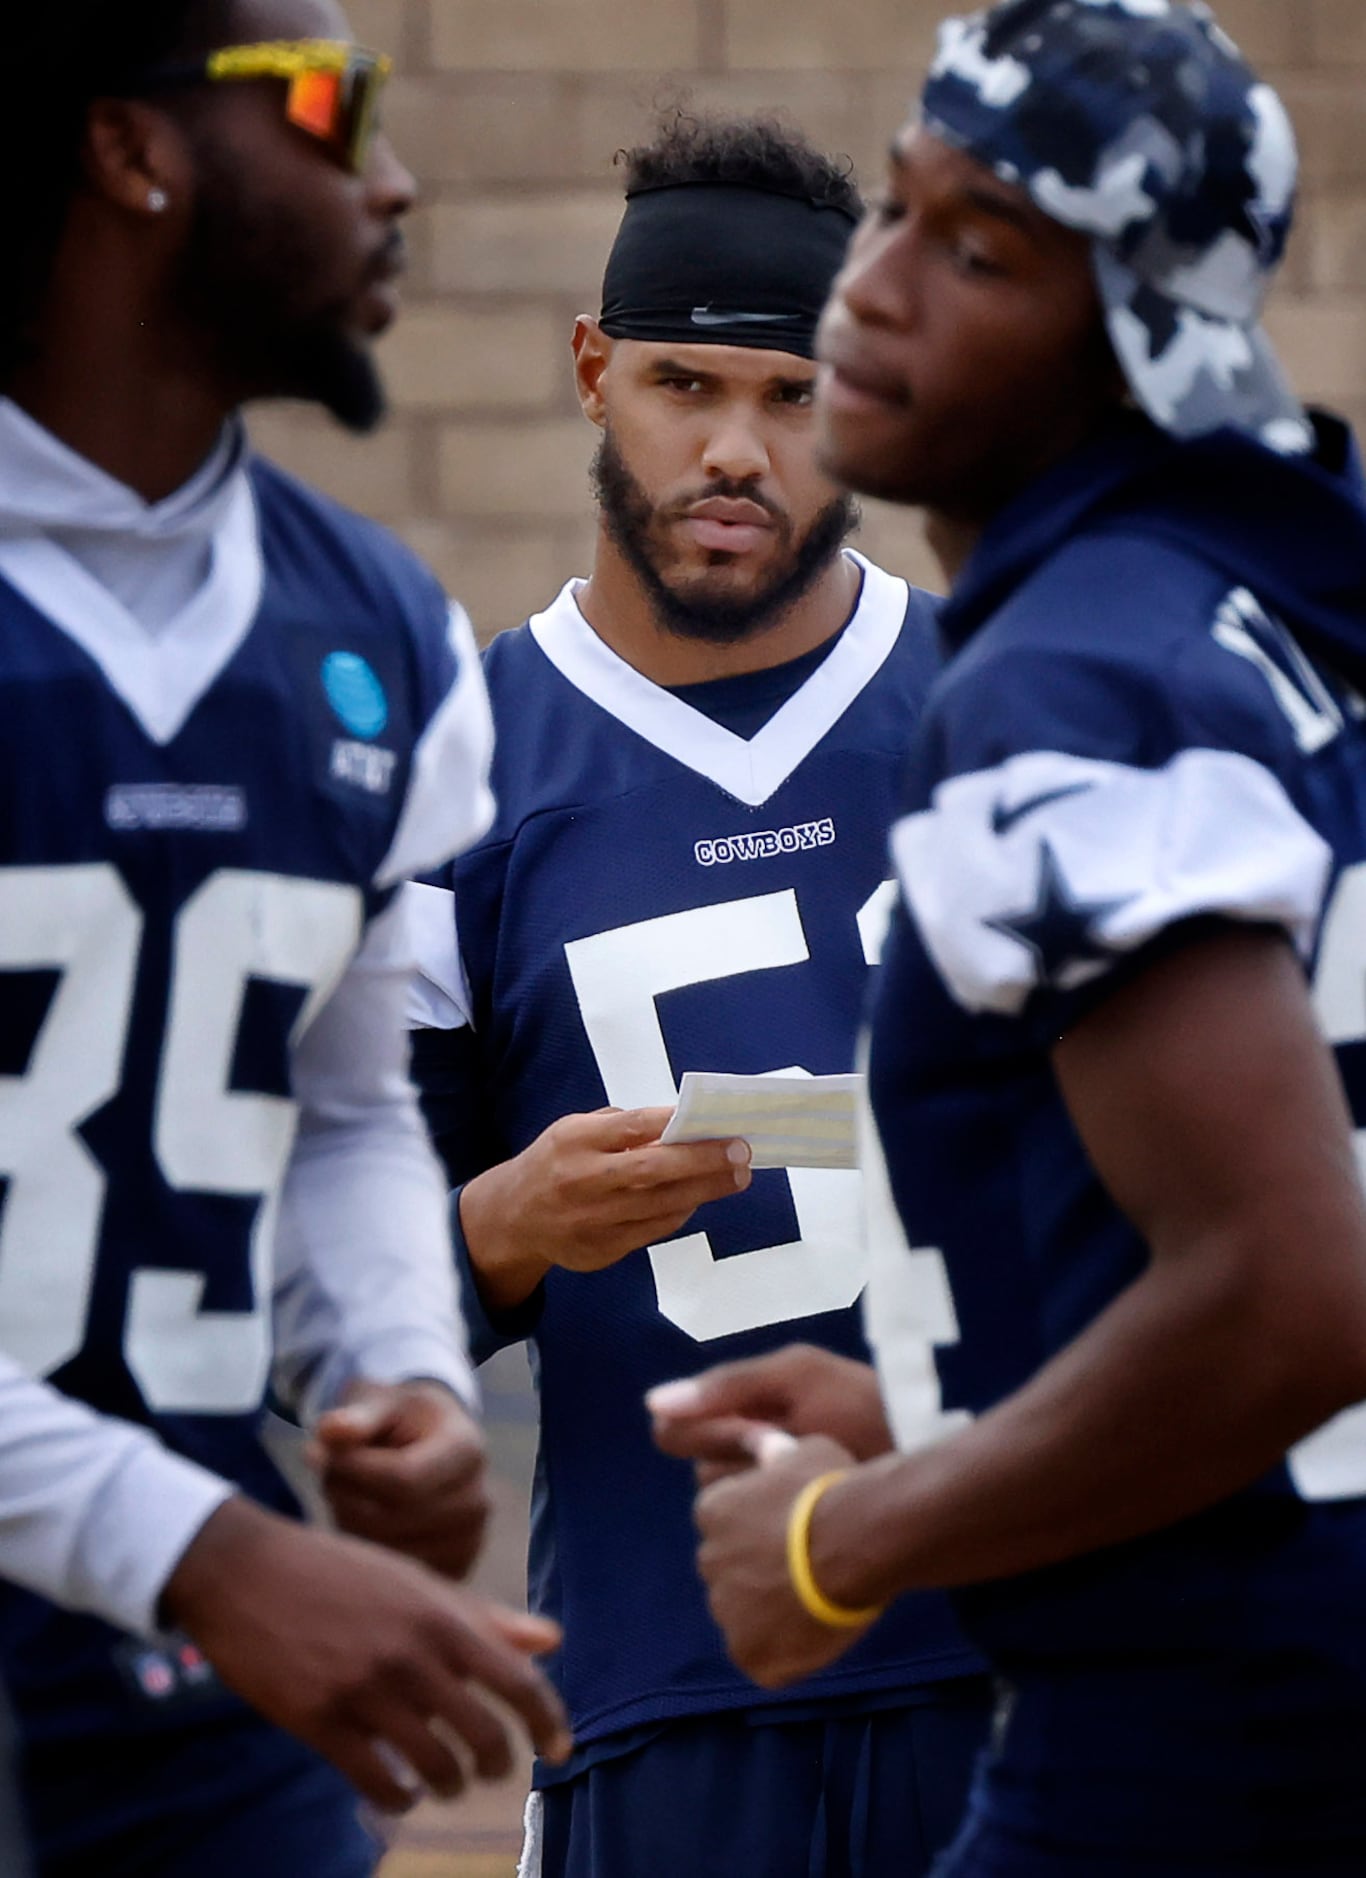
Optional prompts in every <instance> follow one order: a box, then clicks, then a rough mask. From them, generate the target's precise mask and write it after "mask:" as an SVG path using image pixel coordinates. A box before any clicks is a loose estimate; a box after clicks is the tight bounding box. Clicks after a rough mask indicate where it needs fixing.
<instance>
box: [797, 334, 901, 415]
mask: <svg viewBox="0 0 1366 1878" xmlns="http://www.w3.org/2000/svg"><path fill="white" fill-rule="evenodd" d="M819 387H820V389H819V395H820V397H821V398H823V399H824V401H825V403H826V404H827V405H844V406H847V407H850V408H855V409H857V408H866V407H867V406H869V405H878V406H880V407H882V408H883V409H887V408H888V407H890V408H891V409H893V410H901V411H905V410H909V408H910V405H911V394H910V390H909V388H908V386H907V384H906V382H905V380H904V379H903V378H902V377H901V375H900V374H899V373H897V372H894V371H892V370H891V368H890V367H889V366H886V365H883V364H882V363H881V362H880V361H879V360H877V359H876V358H870V357H869V356H868V354H867V353H866V352H864V351H863V350H862V348H860V347H857V346H854V345H851V344H850V343H849V342H848V341H847V340H845V341H843V342H838V343H835V344H832V345H830V346H828V347H825V348H823V349H822V355H821V370H820V376H819Z"/></svg>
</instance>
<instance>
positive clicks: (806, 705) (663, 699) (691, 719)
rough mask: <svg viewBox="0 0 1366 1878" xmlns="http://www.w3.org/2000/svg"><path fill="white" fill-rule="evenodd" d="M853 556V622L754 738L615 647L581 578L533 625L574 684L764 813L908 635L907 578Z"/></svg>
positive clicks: (548, 653) (547, 652) (538, 638)
mask: <svg viewBox="0 0 1366 1878" xmlns="http://www.w3.org/2000/svg"><path fill="white" fill-rule="evenodd" d="M850 559H851V560H853V561H855V562H856V563H857V564H858V566H859V568H860V569H861V570H862V573H863V590H862V592H861V593H860V595H859V600H858V605H857V606H856V607H855V609H854V616H853V618H852V619H851V620H850V622H849V624H848V625H847V626H846V627H845V629H844V632H843V633H842V634H841V635H840V639H839V643H838V644H837V645H836V646H835V648H834V650H833V651H832V652H831V654H830V656H829V658H827V659H825V660H824V661H823V663H822V664H820V665H818V666H817V668H816V670H815V671H814V672H813V673H812V674H811V676H810V677H809V678H808V679H807V680H806V682H805V684H803V685H802V686H801V688H800V689H799V690H798V691H796V692H794V693H793V695H792V696H791V697H790V698H789V699H788V700H787V703H786V704H784V705H783V706H782V708H781V709H780V710H778V711H777V712H775V713H774V715H773V716H772V717H771V718H770V719H769V720H768V722H767V723H766V724H765V725H764V727H763V729H762V730H760V731H758V732H757V733H756V735H754V736H753V737H738V736H737V735H736V734H735V732H734V731H733V730H727V729H726V728H725V726H724V725H723V724H717V723H714V722H713V721H712V719H711V718H709V717H708V716H706V715H705V713H704V712H702V711H699V710H697V709H695V708H694V706H692V705H691V704H685V703H684V701H683V699H682V698H678V697H675V696H674V695H673V693H672V692H670V691H666V690H664V689H663V687H662V686H660V685H656V684H654V683H653V682H652V680H650V679H648V678H646V677H645V676H644V674H643V673H641V672H638V671H637V670H636V669H635V667H634V666H633V665H628V664H627V662H626V660H625V659H623V658H622V657H621V656H620V655H619V654H618V653H616V652H613V650H612V648H611V647H610V646H609V645H607V644H606V643H605V642H604V641H603V640H601V639H599V637H598V635H597V634H596V633H595V632H594V631H593V628H592V627H591V626H590V625H589V624H588V621H587V620H586V619H585V618H584V617H583V614H582V613H581V612H580V611H579V604H578V597H577V596H578V594H579V593H580V591H581V590H582V588H583V586H584V582H583V581H581V580H571V581H570V582H569V584H568V586H566V587H565V588H564V589H563V591H562V592H561V593H560V594H559V596H558V598H557V599H555V600H554V601H552V603H551V604H550V606H548V607H547V608H546V610H545V612H544V613H537V614H536V615H535V616H534V617H533V618H532V619H531V621H530V622H529V623H530V627H531V632H532V635H533V637H534V638H535V640H536V643H537V645H538V646H539V647H540V648H541V650H542V652H544V654H545V656H546V657H547V658H548V659H549V660H550V663H551V664H552V665H553V666H554V667H555V669H556V671H558V672H559V673H560V674H561V676H562V677H564V678H567V679H568V681H569V683H570V684H571V685H573V686H574V687H575V689H576V690H578V691H581V692H582V693H583V695H584V696H585V697H586V698H591V699H592V701H593V702H594V704H597V705H600V706H601V707H602V709H603V710H604V711H608V712H610V713H611V715H612V716H613V717H615V718H616V719H617V720H618V721H619V722H620V723H623V724H625V725H626V726H627V728H628V729H630V730H633V731H635V733H636V735H637V736H639V737H643V738H644V739H645V741H646V742H647V743H651V744H653V745H654V747H655V748H656V749H657V750H662V751H663V752H664V754H665V755H666V756H671V757H673V758H674V760H675V761H676V762H679V763H682V764H684V765H685V766H686V767H687V768H688V769H690V770H694V771H696V773H697V774H698V775H699V776H706V777H708V778H709V779H710V781H712V782H714V783H715V784H716V786H717V788H718V789H724V790H725V792H726V794H727V795H730V796H734V797H735V799H736V800H737V801H738V802H743V803H744V804H745V805H746V807H748V808H752V809H757V808H759V807H760V806H761V805H762V804H763V803H765V802H767V801H768V799H769V797H770V796H771V795H773V794H774V793H775V792H776V791H777V790H778V789H780V788H781V787H782V785H783V784H784V783H785V782H786V781H787V779H788V777H789V776H790V775H791V774H792V773H793V771H794V770H795V769H797V768H798V767H799V766H800V765H801V764H802V763H803V762H805V760H806V758H807V757H808V756H810V754H811V752H812V751H813V750H814V749H815V747H816V745H817V744H818V743H819V742H820V741H821V739H822V737H824V736H825V735H826V734H827V732H829V731H830V730H832V729H833V728H834V726H835V725H836V724H837V723H838V722H839V720H840V718H841V717H843V715H844V713H845V712H846V711H847V710H848V709H849V706H850V705H851V704H852V703H853V702H854V700H855V698H857V697H858V695H859V693H860V692H861V691H862V690H863V689H864V687H865V686H866V685H867V684H868V682H869V680H870V679H871V678H873V677H874V676H875V674H876V673H877V672H878V671H880V670H881V668H882V665H883V663H884V662H885V660H886V658H887V656H888V654H889V653H890V652H891V650H892V647H893V646H894V645H895V644H896V642H897V637H898V635H899V634H900V631H901V626H902V622H903V621H904V619H905V617H906V608H907V605H908V604H909V600H910V589H909V587H908V586H907V584H906V582H905V581H904V580H898V579H897V578H896V577H895V576H894V575H892V574H887V573H884V572H883V570H882V569H881V568H880V567H874V565H873V563H872V562H871V561H867V560H865V559H864V557H863V556H862V555H861V554H852V555H851V556H850Z"/></svg>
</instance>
